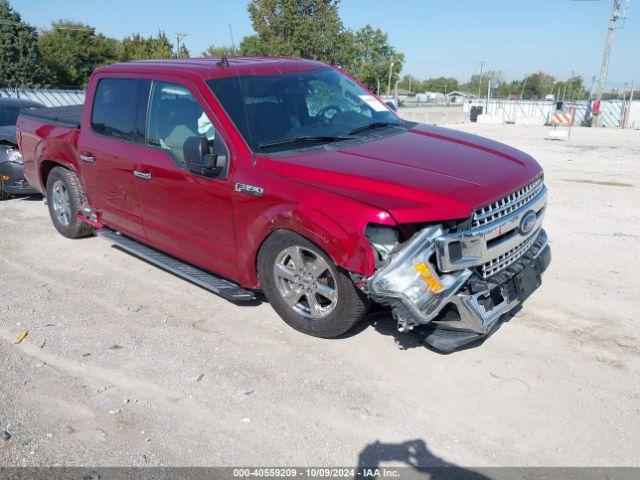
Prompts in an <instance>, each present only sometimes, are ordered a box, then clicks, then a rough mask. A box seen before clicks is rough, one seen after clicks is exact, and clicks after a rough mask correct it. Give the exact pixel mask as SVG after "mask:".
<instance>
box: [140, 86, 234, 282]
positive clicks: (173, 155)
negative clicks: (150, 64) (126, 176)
mask: <svg viewBox="0 0 640 480" xmlns="http://www.w3.org/2000/svg"><path fill="white" fill-rule="evenodd" d="M203 105H206V104H205V102H204V101H203V100H202V99H201V98H200V97H199V96H198V95H197V93H196V90H195V89H193V90H192V89H191V86H190V85H187V84H184V83H179V82H175V83H174V82H166V81H156V80H154V81H153V82H152V85H151V92H150V95H149V107H148V114H147V130H146V133H147V135H146V149H147V152H146V154H145V155H144V157H141V158H140V160H139V165H138V168H137V170H138V171H139V173H140V175H139V176H137V191H138V197H139V200H140V208H141V215H142V221H143V225H144V230H145V233H146V236H147V239H148V242H149V243H150V244H151V245H152V246H154V247H156V248H158V249H160V250H162V251H165V252H167V253H169V254H171V255H173V256H175V257H178V258H181V259H183V260H186V261H188V262H189V263H192V264H195V265H199V266H201V267H203V268H206V269H208V270H212V271H214V272H217V273H220V274H222V275H227V276H232V274H233V272H234V271H235V269H236V267H237V265H236V242H235V231H234V223H233V205H232V198H233V188H232V184H231V183H230V182H229V180H228V179H227V178H226V175H225V174H222V175H220V176H218V177H216V178H209V177H202V176H199V175H196V174H192V173H190V172H189V171H188V170H187V169H186V168H185V162H184V153H183V144H184V142H185V140H186V139H187V138H189V137H192V136H205V137H207V139H208V140H209V142H210V144H211V146H212V148H214V150H215V149H217V150H218V151H214V153H218V154H224V155H227V158H229V157H228V155H229V152H228V151H227V147H226V145H225V143H224V141H223V140H222V138H221V137H220V135H219V130H218V129H217V128H216V127H215V126H214V123H213V122H212V121H211V118H212V116H210V115H209V114H207V113H205V109H204V108H203Z"/></svg>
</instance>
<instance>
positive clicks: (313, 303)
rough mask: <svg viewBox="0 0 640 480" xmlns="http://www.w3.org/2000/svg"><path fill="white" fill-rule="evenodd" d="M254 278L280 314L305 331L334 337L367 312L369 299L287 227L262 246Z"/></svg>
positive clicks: (327, 260) (298, 328) (327, 258)
mask: <svg viewBox="0 0 640 480" xmlns="http://www.w3.org/2000/svg"><path fill="white" fill-rule="evenodd" d="M301 272H303V273H302V274H301ZM258 278H259V281H260V286H261V288H262V291H263V292H264V294H265V296H266V297H267V300H269V303H270V304H271V306H272V307H273V309H274V310H275V311H276V312H277V313H278V315H280V317H282V319H283V320H284V321H285V322H286V323H287V324H288V325H289V326H291V327H293V328H295V329H296V330H298V331H299V332H302V333H306V334H307V335H312V336H314V337H320V338H335V337H338V336H340V335H342V334H344V333H346V332H347V331H349V330H350V329H351V328H352V327H353V326H354V325H356V324H357V323H358V322H360V321H361V320H362V319H363V317H364V315H365V314H366V313H367V309H368V306H369V303H368V300H367V298H366V297H365V296H364V294H362V293H361V292H360V291H359V290H358V289H357V288H356V286H355V285H354V284H353V282H352V281H351V278H350V277H349V275H348V274H347V273H346V272H344V271H343V270H341V269H339V268H338V267H336V265H335V264H334V263H333V260H331V257H329V256H328V255H327V254H326V253H325V252H323V251H322V250H321V249H320V248H318V247H317V246H316V245H314V244H313V243H311V242H310V241H309V240H307V239H306V238H304V237H302V236H300V235H298V234H296V233H294V232H291V231H289V230H279V231H277V232H275V233H273V234H272V235H271V236H270V237H269V238H267V240H266V241H265V242H264V244H263V245H262V247H261V248H260V252H259V253H258Z"/></svg>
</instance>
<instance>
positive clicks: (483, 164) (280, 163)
mask: <svg viewBox="0 0 640 480" xmlns="http://www.w3.org/2000/svg"><path fill="white" fill-rule="evenodd" d="M261 161H266V163H267V164H268V166H269V167H270V168H271V169H273V170H274V171H275V172H276V173H277V174H278V175H280V176H283V177H285V178H288V179H290V180H293V181H296V182H302V183H305V184H308V185H309V186H312V187H315V188H319V189H322V190H326V191H331V192H334V193H337V194H340V195H343V196H345V197H349V198H353V199H356V200H359V201H361V202H364V203H367V204H369V205H372V206H374V207H377V208H380V209H383V210H386V211H387V212H389V213H390V214H391V215H393V217H394V218H395V219H396V221H397V222H398V223H414V222H429V221H440V220H452V219H459V218H466V217H468V216H469V215H471V212H472V211H473V210H475V209H476V208H478V207H481V206H483V205H485V204H487V203H490V202H491V201H493V200H495V199H497V198H501V197H503V196H504V195H506V194H508V193H511V192H512V191H514V190H516V189H517V188H519V187H521V186H522V185H524V184H526V183H527V182H529V181H530V180H531V179H533V178H534V177H535V176H536V175H537V174H538V173H540V171H541V167H540V165H538V163H537V162H536V161H535V160H534V159H533V158H532V157H531V156H529V155H527V154H526V153H524V152H521V151H519V150H517V149H515V148H512V147H509V146H507V145H504V144H502V143H499V142H495V141H493V140H489V139H486V138H483V137H480V136H477V135H472V134H468V133H464V132H459V131H456V130H451V129H447V128H442V127H437V126H431V125H417V126H416V127H414V128H413V129H411V130H410V131H407V132H404V133H400V134H397V135H391V136H389V137H385V138H382V139H378V140H374V141H370V142H366V143H361V144H359V145H354V146H348V147H345V148H341V149H338V150H326V151H320V152H312V153H310V152H305V153H304V154H299V155H293V156H282V157H276V156H271V157H265V158H264V159H261Z"/></svg>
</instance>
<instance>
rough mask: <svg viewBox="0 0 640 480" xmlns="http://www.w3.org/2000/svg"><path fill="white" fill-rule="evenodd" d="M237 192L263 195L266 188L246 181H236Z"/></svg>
mask: <svg viewBox="0 0 640 480" xmlns="http://www.w3.org/2000/svg"><path fill="white" fill-rule="evenodd" d="M236 192H243V193H247V194H249V195H253V196H254V197H262V196H263V195H264V188H262V187H256V186H254V185H247V184H246V183H236Z"/></svg>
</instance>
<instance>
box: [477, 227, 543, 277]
mask: <svg viewBox="0 0 640 480" xmlns="http://www.w3.org/2000/svg"><path fill="white" fill-rule="evenodd" d="M537 237H538V233H535V234H534V235H531V236H530V237H529V238H527V239H526V240H525V241H523V242H522V243H520V244H518V245H516V246H515V247H513V248H512V249H511V250H507V251H506V252H505V253H503V254H502V255H499V256H497V257H496V258H494V259H493V260H489V261H488V262H487V263H484V264H483V265H481V266H480V274H481V275H482V278H489V277H490V276H491V275H493V274H495V273H498V272H499V271H500V270H503V269H505V268H507V267H508V266H509V265H511V264H512V263H515V262H516V261H517V260H518V259H519V258H520V257H522V256H523V255H524V254H525V253H527V250H529V248H531V246H532V245H533V244H534V243H535V240H536V238H537Z"/></svg>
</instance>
